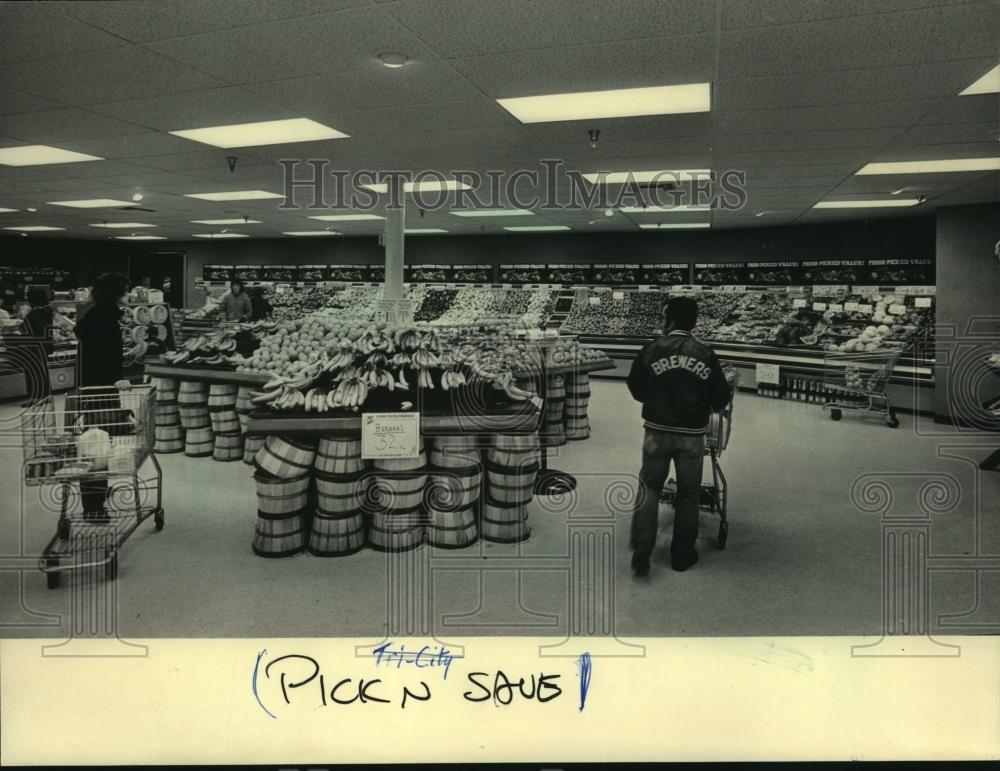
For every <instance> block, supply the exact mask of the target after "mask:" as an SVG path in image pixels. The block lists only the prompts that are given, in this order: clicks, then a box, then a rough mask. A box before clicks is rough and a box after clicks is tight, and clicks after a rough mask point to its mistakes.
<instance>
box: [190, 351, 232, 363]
mask: <svg viewBox="0 0 1000 771" xmlns="http://www.w3.org/2000/svg"><path fill="white" fill-rule="evenodd" d="M188 361H190V362H191V363H192V364H212V365H217V364H225V363H226V357H225V356H223V355H222V354H221V353H217V354H215V355H214V356H191V357H190V359H188Z"/></svg>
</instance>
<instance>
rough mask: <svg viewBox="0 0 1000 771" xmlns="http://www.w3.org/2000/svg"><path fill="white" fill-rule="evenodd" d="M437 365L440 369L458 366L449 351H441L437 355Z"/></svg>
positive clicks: (453, 355)
mask: <svg viewBox="0 0 1000 771" xmlns="http://www.w3.org/2000/svg"><path fill="white" fill-rule="evenodd" d="M438 364H439V365H440V366H442V367H454V366H455V365H456V364H458V361H457V360H456V359H455V354H454V353H452V352H451V351H443V352H442V353H439V354H438Z"/></svg>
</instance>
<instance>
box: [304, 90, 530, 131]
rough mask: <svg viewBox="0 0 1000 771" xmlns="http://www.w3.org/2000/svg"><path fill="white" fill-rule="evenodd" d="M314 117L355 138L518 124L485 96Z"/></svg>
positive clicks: (324, 114)
mask: <svg viewBox="0 0 1000 771" xmlns="http://www.w3.org/2000/svg"><path fill="white" fill-rule="evenodd" d="M311 117H313V118H314V119H316V120H319V121H320V122H321V123H325V124H326V125H329V126H333V127H334V128H336V129H338V130H339V131H343V132H344V133H346V134H350V136H351V137H353V138H360V137H367V136H380V135H382V134H396V133H399V132H401V131H431V130H441V129H468V128H488V127H491V126H507V125H511V124H514V123H516V122H517V121H516V120H515V119H514V117H513V116H512V115H511V114H510V113H509V112H507V111H506V110H505V109H503V108H502V107H501V106H500V105H498V104H497V103H496V102H495V101H493V100H492V99H486V98H485V97H477V98H474V99H468V100H464V101H460V102H437V103H430V104H413V105H407V106H405V107H388V108H382V109H375V110H358V111H355V112H320V111H317V110H313V114H312V116H311Z"/></svg>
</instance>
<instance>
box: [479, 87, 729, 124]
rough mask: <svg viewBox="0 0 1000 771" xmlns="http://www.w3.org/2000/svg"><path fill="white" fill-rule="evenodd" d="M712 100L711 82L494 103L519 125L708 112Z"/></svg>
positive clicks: (532, 97) (538, 97)
mask: <svg viewBox="0 0 1000 771" xmlns="http://www.w3.org/2000/svg"><path fill="white" fill-rule="evenodd" d="M711 100H712V84H711V83H689V84H685V85H680V86H653V87H650V88H620V89H612V90H610V91H579V92H576V93H570V94H546V95H544V96H522V97H517V98H514V99H497V103H498V104H499V105H500V106H501V107H503V108H504V109H505V110H507V112H509V113H510V114H511V115H513V116H514V117H515V118H517V119H518V120H519V121H521V123H547V122H550V121H557V120H588V119H599V118H632V117H635V116H638V115H670V114H675V113H686V112H708V111H709V110H710V109H711Z"/></svg>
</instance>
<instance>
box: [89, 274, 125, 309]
mask: <svg viewBox="0 0 1000 771" xmlns="http://www.w3.org/2000/svg"><path fill="white" fill-rule="evenodd" d="M131 288H132V282H131V281H129V278H128V276H126V275H125V274H124V273H102V274H101V275H100V276H98V277H97V278H96V279H94V286H93V291H92V293H91V299H92V300H93V301H94V305H116V304H117V303H118V300H119V298H120V297H121V296H122V295H124V294H125V293H127V292H128V290H129V289H131Z"/></svg>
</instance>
